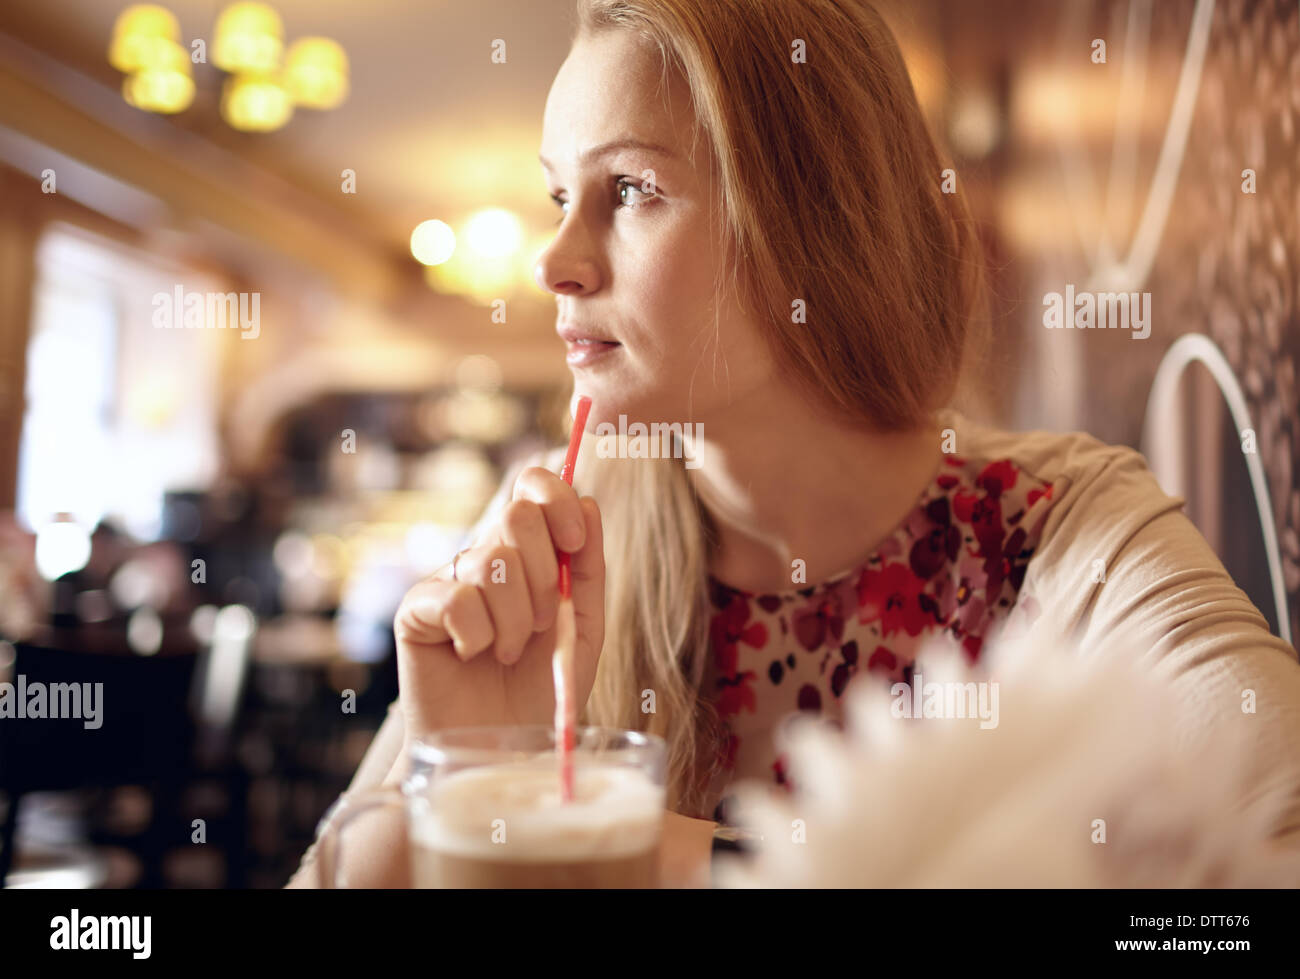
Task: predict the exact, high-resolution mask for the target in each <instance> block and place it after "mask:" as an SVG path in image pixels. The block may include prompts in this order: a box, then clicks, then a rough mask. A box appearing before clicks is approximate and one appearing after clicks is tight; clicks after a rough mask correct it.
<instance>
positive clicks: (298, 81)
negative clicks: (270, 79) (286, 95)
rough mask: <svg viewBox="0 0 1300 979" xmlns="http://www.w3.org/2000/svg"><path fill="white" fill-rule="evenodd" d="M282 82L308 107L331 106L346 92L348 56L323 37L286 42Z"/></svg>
mask: <svg viewBox="0 0 1300 979" xmlns="http://www.w3.org/2000/svg"><path fill="white" fill-rule="evenodd" d="M284 78H285V83H286V84H287V85H288V86H289V91H290V92H291V93H292V95H293V98H294V101H295V102H296V103H297V104H298V105H300V106H303V107H305V108H308V109H333V108H335V107H336V106H338V105H340V104H341V103H342V102H343V100H344V99H345V98H347V96H348V56H347V54H345V53H344V51H343V48H342V47H340V46H339V45H338V44H337V43H336V42H335V41H331V40H330V39H329V38H327V37H303V38H299V39H298V40H297V41H294V42H293V44H291V45H290V46H289V52H288V54H286V55H285V61H284Z"/></svg>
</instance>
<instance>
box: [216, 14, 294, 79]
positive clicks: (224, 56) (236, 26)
mask: <svg viewBox="0 0 1300 979" xmlns="http://www.w3.org/2000/svg"><path fill="white" fill-rule="evenodd" d="M283 48H284V26H283V25H282V24H281V23H280V15H279V14H277V13H276V12H275V11H274V10H272V9H271V8H270V7H268V6H267V5H266V4H264V3H234V4H231V5H230V6H229V7H227V8H226V9H225V10H223V11H222V12H221V16H219V17H218V18H217V26H216V31H215V37H214V39H213V43H212V62H213V64H215V65H216V66H217V67H218V68H220V69H221V70H222V71H228V72H246V73H256V74H265V73H267V72H271V71H274V70H275V69H276V68H278V67H279V65H280V54H281V52H282V51H283Z"/></svg>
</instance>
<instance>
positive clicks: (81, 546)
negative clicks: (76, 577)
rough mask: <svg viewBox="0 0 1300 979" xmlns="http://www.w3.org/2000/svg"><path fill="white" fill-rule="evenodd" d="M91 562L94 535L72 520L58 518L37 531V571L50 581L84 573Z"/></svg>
mask: <svg viewBox="0 0 1300 979" xmlns="http://www.w3.org/2000/svg"><path fill="white" fill-rule="evenodd" d="M89 560H90V532H89V531H88V530H86V528H85V527H83V526H81V524H79V523H76V522H74V521H72V520H68V519H56V520H54V521H52V522H51V523H47V524H46V525H45V526H43V527H42V528H41V529H40V530H38V531H37V532H36V570H37V571H39V572H40V575H41V577H42V578H44V579H45V580H46V581H54V580H56V579H57V578H61V577H62V576H63V575H65V574H70V573H71V572H73V571H80V570H81V569H82V568H84V567H85V566H86V562H87V561H89Z"/></svg>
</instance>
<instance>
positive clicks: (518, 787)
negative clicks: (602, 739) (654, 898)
mask: <svg viewBox="0 0 1300 979" xmlns="http://www.w3.org/2000/svg"><path fill="white" fill-rule="evenodd" d="M573 777H574V789H573V794H574V798H573V800H572V801H570V802H567V803H565V802H561V801H560V782H559V773H558V770H557V766H556V759H555V756H554V755H553V754H547V755H544V756H540V757H538V758H536V759H534V760H531V761H526V762H519V763H512V764H507V765H493V766H491V767H484V768H474V769H469V770H467V771H463V772H457V773H455V774H453V775H449V776H445V777H444V778H442V779H441V780H440V781H439V782H438V783H437V784H436V785H435V786H434V787H433V788H432V789H431V790H430V791H428V792H427V793H426V794H425V796H424V797H423V798H422V799H420V800H417V802H416V804H415V805H414V806H413V807H412V809H413V812H412V816H411V836H412V840H413V842H414V843H415V844H416V845H419V846H424V847H428V848H431V849H435V850H439V851H442V852H444V853H450V854H455V855H457V856H466V857H471V856H472V857H478V858H481V859H489V860H510V861H529V862H541V861H547V862H549V861H555V860H572V859H588V858H591V857H596V858H599V859H615V858H621V857H629V856H635V855H637V854H640V853H644V852H646V851H647V850H649V849H651V848H652V847H654V846H655V844H656V842H657V840H658V838H659V834H660V832H661V829H662V825H663V818H664V804H665V795H664V789H663V787H662V786H658V785H655V784H654V782H653V781H651V779H650V778H649V777H648V776H647V775H646V774H645V773H644V772H642V771H640V770H638V769H635V768H628V767H626V766H619V765H611V764H602V763H599V762H588V763H586V764H583V763H582V762H581V761H577V762H575V766H574V773H573ZM496 820H503V821H504V823H503V824H502V823H496ZM502 833H504V835H505V840H504V842H494V834H495V835H496V838H497V839H498V840H499V839H500V836H501V834H502Z"/></svg>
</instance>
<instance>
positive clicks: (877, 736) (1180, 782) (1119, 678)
mask: <svg viewBox="0 0 1300 979" xmlns="http://www.w3.org/2000/svg"><path fill="white" fill-rule="evenodd" d="M1134 652H1135V651H1134V650H1131V649H1129V650H1126V649H1124V648H1122V646H1121V645H1119V644H1113V645H1112V646H1111V647H1110V648H1109V649H1108V650H1107V652H1106V654H1105V655H1101V654H1099V653H1096V652H1093V653H1091V654H1090V655H1086V656H1085V655H1082V653H1081V651H1080V650H1078V649H1077V648H1074V647H1071V648H1062V649H1043V648H1038V649H1034V648H1030V646H1029V645H1028V644H1027V643H1025V642H1024V641H1023V640H1011V639H1007V640H997V641H994V642H992V643H990V644H988V645H986V647H985V658H984V662H983V664H982V665H981V668H980V670H979V671H978V672H973V671H971V670H969V669H967V668H966V667H965V666H964V664H963V663H962V662H961V661H960V660H959V655H958V654H957V653H956V652H955V651H954V649H953V647H952V646H951V645H949V644H948V643H947V642H946V641H942V640H935V641H931V642H930V643H929V644H928V645H927V646H926V647H925V648H924V650H923V652H922V653H921V655H920V657H919V658H918V664H919V665H918V670H919V671H920V672H921V673H922V674H923V675H924V680H925V682H926V683H929V682H931V681H936V680H938V681H943V680H960V681H976V682H978V681H981V680H985V681H996V682H998V684H999V688H998V689H999V713H1000V717H999V724H998V726H997V727H996V728H992V729H985V730H982V729H981V728H980V726H979V721H978V720H977V719H974V720H972V719H957V720H948V719H922V720H903V719H898V718H896V717H893V716H891V712H890V702H891V700H892V699H893V698H892V697H891V695H890V693H889V690H888V688H887V685H885V684H882V683H880V682H879V681H875V680H874V678H871V681H869V680H868V679H862V680H860V681H857V682H855V683H854V684H853V685H852V686H851V687H850V688H849V690H848V691H847V692H846V703H845V731H844V732H839V731H836V730H834V729H833V728H831V727H828V726H826V725H824V724H821V723H819V722H815V721H811V720H807V719H800V718H794V719H792V720H791V721H790V722H789V723H788V724H787V725H786V726H785V727H783V728H782V729H781V730H779V731H778V732H777V735H776V739H777V743H778V744H779V745H780V746H781V747H783V748H784V749H785V750H786V751H787V752H788V753H789V761H790V772H791V777H792V779H793V781H794V784H795V786H796V790H797V791H796V793H795V794H794V795H793V796H791V795H787V794H784V793H779V792H776V791H774V790H772V789H769V788H767V787H765V786H759V785H756V784H749V785H742V786H740V787H739V790H738V792H737V801H738V804H739V813H740V818H739V822H740V823H741V825H744V826H746V827H748V828H750V829H753V830H757V831H758V832H759V833H761V834H762V836H763V842H762V843H761V844H760V845H759V847H758V852H757V854H756V855H755V856H753V857H750V858H746V859H744V860H737V859H734V858H733V859H729V860H725V861H720V866H719V868H718V874H717V879H718V881H719V883H720V884H721V886H729V887H753V886H758V887H764V886H772V887H1273V886H1294V885H1295V884H1297V883H1298V882H1300V854H1297V853H1296V852H1293V851H1283V850H1281V849H1280V848H1279V847H1276V846H1275V845H1274V844H1272V843H1271V842H1270V839H1269V837H1270V834H1271V832H1272V831H1273V828H1274V826H1275V820H1276V818H1277V815H1278V812H1279V811H1280V808H1281V806H1282V804H1283V802H1284V800H1283V799H1281V798H1279V797H1278V796H1277V795H1276V794H1274V795H1271V796H1261V795H1260V794H1259V792H1258V791H1256V790H1252V789H1250V788H1249V785H1248V779H1249V772H1248V770H1249V768H1250V758H1249V748H1248V746H1247V745H1245V744H1243V743H1242V742H1241V741H1240V740H1238V738H1237V737H1229V736H1228V735H1227V734H1226V733H1222V732H1221V733H1219V734H1216V735H1215V737H1214V739H1213V740H1212V741H1206V740H1202V741H1201V742H1198V743H1188V742H1187V741H1186V739H1185V738H1183V737H1181V736H1180V734H1179V731H1180V730H1181V729H1182V728H1181V727H1180V725H1179V723H1178V717H1177V713H1176V712H1177V711H1178V710H1180V709H1187V708H1184V707H1180V705H1179V704H1178V703H1177V701H1176V699H1175V697H1174V694H1173V693H1172V691H1171V689H1170V688H1169V687H1168V684H1167V681H1161V680H1160V679H1158V678H1157V677H1156V676H1155V675H1154V674H1152V673H1151V672H1149V671H1140V670H1139V669H1138V668H1136V667H1134V666H1133V665H1131V664H1134V663H1136V662H1137V661H1138V660H1139V657H1138V656H1137V655H1134ZM872 681H874V682H872ZM1259 723H1266V721H1265V720H1263V719H1260V720H1259ZM1225 727H1226V726H1225ZM1238 727H1240V726H1238ZM1097 819H1103V820H1105V833H1106V836H1105V842H1093V835H1094V823H1093V821H1094V820H1097ZM796 820H802V821H803V827H804V837H805V841H804V842H795V837H796V835H797V825H796V823H795V821H796Z"/></svg>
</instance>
